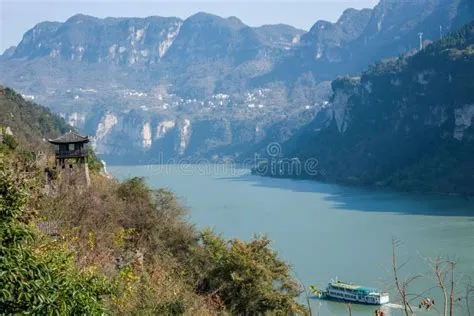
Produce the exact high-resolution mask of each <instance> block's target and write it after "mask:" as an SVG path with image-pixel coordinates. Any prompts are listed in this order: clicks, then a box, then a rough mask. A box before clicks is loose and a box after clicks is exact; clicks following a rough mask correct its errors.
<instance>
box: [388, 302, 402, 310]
mask: <svg viewBox="0 0 474 316" xmlns="http://www.w3.org/2000/svg"><path fill="white" fill-rule="evenodd" d="M383 306H384V307H388V308H393V309H403V305H400V304H394V303H387V304H384V305H383Z"/></svg>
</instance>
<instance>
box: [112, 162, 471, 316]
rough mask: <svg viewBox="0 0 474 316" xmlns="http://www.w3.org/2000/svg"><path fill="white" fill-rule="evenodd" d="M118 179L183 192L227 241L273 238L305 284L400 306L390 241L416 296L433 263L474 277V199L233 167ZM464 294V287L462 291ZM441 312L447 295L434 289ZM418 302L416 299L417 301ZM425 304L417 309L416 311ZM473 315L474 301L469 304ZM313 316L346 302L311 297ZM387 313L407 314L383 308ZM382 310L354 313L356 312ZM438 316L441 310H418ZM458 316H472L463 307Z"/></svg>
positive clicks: (201, 219) (151, 170)
mask: <svg viewBox="0 0 474 316" xmlns="http://www.w3.org/2000/svg"><path fill="white" fill-rule="evenodd" d="M109 171H110V172H111V173H112V174H113V175H114V176H116V177H117V178H121V179H123V178H127V177H132V176H143V177H146V179H147V182H148V183H149V184H150V185H151V186H152V187H155V188H160V187H165V188H169V189H170V190H172V191H173V192H175V193H176V194H177V195H178V196H179V197H181V199H182V201H183V202H184V203H185V204H186V205H187V206H188V207H189V210H190V221H192V222H193V223H195V224H196V225H197V227H199V228H203V227H214V228H215V230H216V231H219V232H222V233H223V235H224V236H225V237H228V238H232V237H238V238H241V239H249V238H251V237H252V236H253V234H254V233H265V234H267V235H268V236H269V237H270V238H271V239H272V240H273V241H274V244H273V247H274V249H276V250H278V252H279V253H280V255H281V256H282V257H283V258H284V259H285V260H286V261H287V262H289V263H290V264H291V265H292V266H293V270H294V272H295V274H296V275H297V277H298V278H299V279H300V280H302V282H303V283H304V284H305V285H306V286H309V285H310V284H315V285H317V286H319V287H324V286H325V285H326V284H327V282H329V281H330V280H331V279H332V278H336V277H338V278H339V279H341V280H345V281H348V282H353V283H360V284H363V285H367V286H374V287H378V288H380V289H382V290H387V291H388V292H389V293H390V295H391V300H392V301H396V299H397V297H396V291H395V289H394V286H393V278H392V270H391V269H392V265H391V259H392V246H391V241H392V237H395V238H397V239H398V240H399V241H400V242H401V243H402V244H401V245H400V247H399V248H398V260H399V262H400V263H403V262H406V261H408V262H407V263H406V265H405V266H404V267H403V269H401V271H400V273H401V274H402V276H403V277H408V276H410V275H413V274H415V273H420V274H421V277H420V278H419V279H417V280H416V281H415V282H414V283H413V286H412V287H411V289H410V292H411V293H419V292H421V291H424V290H426V289H429V288H431V287H432V286H433V285H434V281H433V277H432V273H431V270H430V262H429V261H430V259H434V258H436V256H443V257H446V258H447V257H449V258H450V259H455V260H456V261H457V262H458V264H457V267H456V271H457V278H458V279H459V280H461V281H460V282H459V283H460V284H461V283H463V282H464V280H467V279H468V278H469V277H470V276H472V277H473V278H474V201H468V200H465V199H460V198H446V197H433V196H415V195H403V194H398V193H383V192H373V191H369V190H364V189H357V188H348V187H342V186H338V185H330V184H322V183H317V182H310V181H294V180H288V179H270V178H262V177H257V176H252V175H250V174H249V173H248V171H247V170H243V169H235V168H231V167H228V166H227V167H225V166H217V165H208V166H189V165H188V166H184V165H174V166H173V165H168V166H134V167H129V166H127V167H110V168H109ZM458 292H459V293H458V296H463V294H464V292H465V288H464V287H462V286H461V285H459V289H458ZM425 296H428V297H435V298H436V299H437V304H438V308H441V301H440V300H439V292H438V291H437V290H436V289H433V290H431V291H428V292H426V293H425ZM418 301H419V300H418V299H417V300H416V302H418ZM416 305H417V304H416ZM471 305H472V306H471V311H472V312H474V302H473V304H471ZM311 306H312V310H313V315H316V314H317V311H318V310H319V313H320V315H348V313H347V307H346V305H344V304H342V303H337V302H327V301H319V300H316V299H311ZM385 309H386V311H387V312H388V315H401V312H400V310H398V309H396V308H389V307H386V308H385ZM374 310H375V308H374V307H371V306H360V305H355V306H353V315H373V314H374ZM418 314H422V315H423V314H426V315H432V314H433V313H426V312H417V315H418ZM456 315H467V309H466V307H465V301H462V302H461V303H460V306H459V307H458V308H457V313H456Z"/></svg>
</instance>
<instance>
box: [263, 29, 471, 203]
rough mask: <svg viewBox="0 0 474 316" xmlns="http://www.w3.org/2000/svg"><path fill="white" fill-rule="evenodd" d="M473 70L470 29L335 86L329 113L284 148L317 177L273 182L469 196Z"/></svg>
mask: <svg viewBox="0 0 474 316" xmlns="http://www.w3.org/2000/svg"><path fill="white" fill-rule="evenodd" d="M472 69H474V22H471V23H469V24H468V25H466V26H464V27H463V28H461V29H460V30H458V31H456V32H454V33H451V34H450V35H449V36H445V37H444V38H443V39H442V40H440V41H437V42H434V43H433V44H430V45H428V46H427V47H425V48H424V49H423V51H421V52H419V53H418V54H415V55H413V56H409V57H399V58H393V59H391V60H386V61H381V62H378V63H376V64H375V65H372V66H371V67H369V69H368V70H367V71H365V72H364V73H363V74H362V76H361V77H343V78H340V79H337V80H335V81H334V82H333V83H332V89H333V91H334V94H333V97H332V99H331V104H330V106H328V108H327V109H326V110H324V111H321V112H320V113H319V114H318V116H317V117H316V119H315V120H314V121H313V122H312V123H310V124H309V125H308V126H306V127H305V128H303V129H302V130H300V131H299V132H297V133H296V134H295V135H294V136H293V137H292V138H291V139H290V140H289V141H288V142H286V143H285V144H284V146H283V150H284V152H285V153H286V154H287V155H286V157H292V158H298V159H299V160H300V161H308V160H310V159H313V161H314V160H316V161H317V168H316V169H317V170H316V169H315V170H305V171H306V172H303V173H302V174H299V175H298V174H289V173H290V172H289V171H291V170H289V169H288V170H286V171H284V172H281V173H280V174H278V173H275V172H273V175H275V176H278V175H280V176H295V177H304V178H308V177H309V178H317V179H323V180H327V181H336V182H340V183H349V184H357V185H369V186H383V187H390V188H396V189H399V190H406V191H423V192H435V193H456V194H465V195H474V185H473V183H474V181H473V180H474V178H473V174H472V172H470V170H472V169H473V168H474V162H473V160H472V153H473V152H474V124H473V118H474V93H473V91H474V84H473V83H474V80H473V79H474V74H473V72H472ZM269 170H270V169H268V170H265V172H264V173H266V174H269V175H271V174H272V171H271V170H270V171H269ZM314 171H316V172H314Z"/></svg>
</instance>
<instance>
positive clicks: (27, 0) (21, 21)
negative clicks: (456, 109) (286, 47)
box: [0, 0, 378, 53]
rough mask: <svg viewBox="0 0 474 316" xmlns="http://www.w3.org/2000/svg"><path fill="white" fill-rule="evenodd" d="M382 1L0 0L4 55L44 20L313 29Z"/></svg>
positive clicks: (1, 38)
mask: <svg viewBox="0 0 474 316" xmlns="http://www.w3.org/2000/svg"><path fill="white" fill-rule="evenodd" d="M377 3H378V0H296V1H290V0H287V1H281V0H276V1H275V0H273V1H272V0H252V1H251V0H220V1H218V0H204V1H203V0H174V1H173V0H154V1H153V0H138V1H113V0H99V1H93V0H82V1H77V0H49V1H43V0H0V53H1V52H3V51H4V50H5V49H7V48H8V47H10V46H13V45H18V43H19V42H20V41H21V38H22V37H23V34H24V33H25V32H26V31H27V30H29V29H30V28H32V27H33V26H34V25H36V24H37V23H39V22H42V21H59V22H64V21H65V20H67V19H68V18H69V17H71V16H72V15H74V14H77V13H83V14H88V15H93V16H96V17H100V18H104V17H109V16H111V17H146V16H151V15H158V16H176V17H179V18H182V19H185V18H187V17H188V16H190V15H193V14H194V13H196V12H200V11H204V12H208V13H212V14H216V15H219V16H222V17H229V16H236V17H238V18H239V19H241V20H242V21H243V22H244V23H245V24H248V25H250V26H260V25H263V24H278V23H285V24H289V25H293V26H295V27H298V28H300V29H303V30H309V29H310V28H311V26H312V25H313V24H314V23H315V22H316V21H317V20H321V19H322V20H327V21H331V22H334V21H336V20H337V19H338V18H339V16H340V15H341V14H342V12H343V11H344V10H345V9H347V8H356V9H360V8H372V7H374V6H375V5H376V4H377Z"/></svg>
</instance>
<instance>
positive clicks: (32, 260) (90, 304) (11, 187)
mask: <svg viewBox="0 0 474 316" xmlns="http://www.w3.org/2000/svg"><path fill="white" fill-rule="evenodd" d="M26 185H27V184H26V180H24V179H23V178H21V177H18V176H15V175H14V174H13V173H12V172H11V170H9V168H8V167H7V165H6V164H5V163H4V162H0V310H1V311H2V313H6V314H19V313H32V314H35V315H49V314H58V315H64V314H68V315H84V314H87V315H101V314H103V313H104V312H105V310H104V308H103V306H102V304H101V296H102V295H104V294H107V293H109V292H110V288H109V287H108V285H107V284H108V283H107V282H106V281H105V280H104V279H102V278H100V277H98V276H97V275H94V274H90V275H86V274H84V273H81V272H79V271H78V270H76V268H75V267H74V264H73V260H72V257H71V255H70V253H69V252H68V251H67V250H65V249H63V248H62V247H61V245H60V244H59V243H56V242H51V241H47V242H43V243H35V241H38V240H37V234H36V233H35V232H34V231H33V230H32V228H31V227H29V226H28V225H27V224H25V223H23V222H21V218H22V215H23V213H24V212H25V208H26V206H27V199H28V191H27V186H26Z"/></svg>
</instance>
